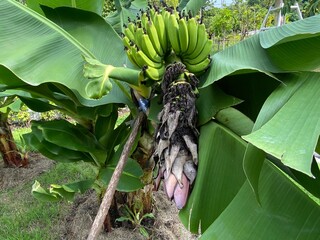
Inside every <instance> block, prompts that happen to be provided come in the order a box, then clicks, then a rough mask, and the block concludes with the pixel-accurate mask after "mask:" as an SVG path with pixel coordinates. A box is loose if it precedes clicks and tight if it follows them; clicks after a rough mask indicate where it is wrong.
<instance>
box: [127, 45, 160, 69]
mask: <svg viewBox="0 0 320 240" xmlns="http://www.w3.org/2000/svg"><path fill="white" fill-rule="evenodd" d="M132 55H133V57H134V59H135V61H136V62H137V63H138V64H139V67H140V68H143V67H144V66H150V67H153V68H161V67H162V66H163V63H162V62H161V63H159V62H154V61H152V60H151V59H150V58H148V56H147V55H146V54H145V53H144V52H143V51H141V50H137V49H136V48H134V49H133V50H132Z"/></svg>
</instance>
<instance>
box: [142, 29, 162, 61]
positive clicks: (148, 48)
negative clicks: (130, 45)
mask: <svg viewBox="0 0 320 240" xmlns="http://www.w3.org/2000/svg"><path fill="white" fill-rule="evenodd" d="M140 49H141V50H142V51H143V52H144V53H145V54H146V55H147V56H148V57H149V58H150V59H151V60H152V61H154V62H159V63H161V62H162V57H160V56H159V54H158V53H157V52H156V50H155V49H154V48H153V45H152V42H151V40H150V38H149V36H148V35H147V34H143V35H142V37H141V47H140Z"/></svg>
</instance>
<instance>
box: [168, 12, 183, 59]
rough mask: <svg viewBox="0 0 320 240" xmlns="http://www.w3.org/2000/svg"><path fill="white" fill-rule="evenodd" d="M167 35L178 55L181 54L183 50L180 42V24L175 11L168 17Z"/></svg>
mask: <svg viewBox="0 0 320 240" xmlns="http://www.w3.org/2000/svg"><path fill="white" fill-rule="evenodd" d="M166 26H167V35H168V37H169V40H170V43H171V46H172V49H173V51H174V52H175V53H176V55H179V54H180V52H181V49H180V44H179V24H178V21H177V18H176V15H175V14H174V13H172V14H170V16H169V18H168V19H167V23H166Z"/></svg>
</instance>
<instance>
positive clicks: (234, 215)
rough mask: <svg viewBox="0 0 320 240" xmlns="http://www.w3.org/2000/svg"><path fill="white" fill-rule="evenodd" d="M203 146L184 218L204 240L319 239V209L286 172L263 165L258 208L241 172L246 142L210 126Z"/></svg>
mask: <svg viewBox="0 0 320 240" xmlns="http://www.w3.org/2000/svg"><path fill="white" fill-rule="evenodd" d="M199 142H200V149H199V169H198V176H197V179H196V182H195V186H194V189H193V191H192V193H191V197H190V199H189V200H188V203H187V206H186V207H185V208H184V209H183V210H181V211H180V218H181V220H182V222H183V223H184V225H185V226H186V227H187V228H188V229H190V230H191V231H192V232H195V233H198V231H200V233H201V234H202V236H201V238H200V239H210V240H211V239H317V237H318V236H319V234H320V229H319V228H318V227H317V226H319V223H320V214H319V213H320V207H319V205H318V204H317V203H316V202H314V201H313V200H312V199H310V197H309V196H308V195H307V194H306V192H305V191H303V190H302V188H301V187H300V186H297V185H296V184H294V183H293V180H292V179H290V178H289V177H288V176H287V175H286V174H285V173H284V172H282V171H281V170H279V169H278V168H277V167H276V166H274V165H273V164H272V163H271V162H269V161H265V162H264V164H263V167H262V172H261V176H260V181H259V186H260V188H259V191H260V200H261V202H260V203H261V204H259V203H258V202H257V201H256V198H255V195H254V193H253V192H252V189H251V187H250V185H249V183H248V181H247V180H246V177H245V175H244V172H243V169H242V168H241V165H242V159H243V155H244V152H245V148H246V145H247V143H246V142H244V141H243V140H242V139H241V138H239V137H238V136H237V135H236V134H234V133H232V132H230V131H229V130H228V129H226V128H225V127H223V126H221V125H219V124H217V123H214V122H212V121H211V122H208V123H207V124H205V125H204V126H202V127H201V135H200V140H199ZM231 146H232V148H231V149H230V147H231ZM208 179H211V180H210V181H208ZM266 226H268V227H266Z"/></svg>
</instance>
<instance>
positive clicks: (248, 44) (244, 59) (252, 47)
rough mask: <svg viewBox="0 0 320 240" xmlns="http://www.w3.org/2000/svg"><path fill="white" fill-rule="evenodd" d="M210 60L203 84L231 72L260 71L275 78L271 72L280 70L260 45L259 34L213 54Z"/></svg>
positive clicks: (208, 83) (210, 82) (207, 83)
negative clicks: (210, 63)
mask: <svg viewBox="0 0 320 240" xmlns="http://www.w3.org/2000/svg"><path fill="white" fill-rule="evenodd" d="M212 62H213V63H212V65H211V67H210V69H209V70H208V77H207V79H206V81H205V82H204V84H203V85H204V86H207V85H210V84H212V83H213V82H215V81H217V80H220V79H221V78H223V77H225V76H228V75H231V74H243V73H251V72H262V73H264V74H266V75H268V76H270V77H274V78H276V77H275V76H273V74H272V73H278V72H281V69H280V68H278V67H277V66H275V65H273V63H272V62H271V61H270V59H269V57H268V55H267V53H266V51H265V49H263V48H262V47H261V46H260V38H259V34H256V35H254V36H252V37H250V38H248V39H246V40H244V41H241V42H239V43H237V44H235V45H233V46H231V47H229V48H226V49H225V50H224V51H221V52H218V53H216V54H214V55H213V56H212Z"/></svg>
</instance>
